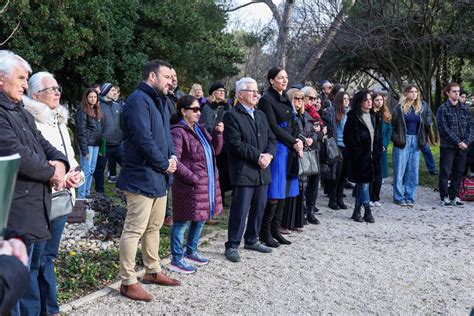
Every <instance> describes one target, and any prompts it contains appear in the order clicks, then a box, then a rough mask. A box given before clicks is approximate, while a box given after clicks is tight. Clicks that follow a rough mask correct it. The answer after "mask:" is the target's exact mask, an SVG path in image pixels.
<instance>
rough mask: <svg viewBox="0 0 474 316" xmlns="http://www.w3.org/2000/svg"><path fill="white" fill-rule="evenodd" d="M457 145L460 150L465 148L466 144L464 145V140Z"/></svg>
mask: <svg viewBox="0 0 474 316" xmlns="http://www.w3.org/2000/svg"><path fill="white" fill-rule="evenodd" d="M458 147H459V149H461V150H465V149H467V145H466V143H465V142H460V143H459V144H458Z"/></svg>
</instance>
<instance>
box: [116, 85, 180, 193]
mask: <svg viewBox="0 0 474 316" xmlns="http://www.w3.org/2000/svg"><path fill="white" fill-rule="evenodd" d="M166 102H167V100H166V97H164V96H162V95H161V94H159V93H158V92H157V91H156V90H155V89H154V88H152V87H150V86H149V85H147V84H146V83H144V82H142V83H140V84H139V86H138V89H137V90H135V92H134V93H133V94H132V95H130V97H129V98H128V100H127V103H126V104H125V106H124V110H123V121H124V130H123V132H124V157H123V161H122V169H121V172H120V176H119V179H118V182H117V187H119V188H120V189H122V190H125V191H128V192H132V193H137V194H141V195H145V196H147V197H150V198H155V197H163V196H166V191H167V189H168V188H169V187H170V185H171V181H172V178H171V176H170V175H168V174H167V173H166V170H168V166H169V162H168V159H170V157H171V156H172V155H174V148H173V139H172V137H171V129H170V112H169V108H168V106H167V105H166V104H167V103H166Z"/></svg>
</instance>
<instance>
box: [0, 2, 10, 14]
mask: <svg viewBox="0 0 474 316" xmlns="http://www.w3.org/2000/svg"><path fill="white" fill-rule="evenodd" d="M9 3H10V0H7V3H5V5H4V6H3V8H2V10H0V14H3V13H4V12H5V11H6V10H7V7H8V4H9Z"/></svg>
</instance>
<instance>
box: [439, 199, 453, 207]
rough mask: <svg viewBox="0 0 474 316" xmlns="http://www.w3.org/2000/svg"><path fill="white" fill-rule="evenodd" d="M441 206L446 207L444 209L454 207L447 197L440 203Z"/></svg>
mask: <svg viewBox="0 0 474 316" xmlns="http://www.w3.org/2000/svg"><path fill="white" fill-rule="evenodd" d="M439 205H441V206H444V207H451V206H453V205H452V204H451V201H450V200H449V199H448V198H447V197H445V198H444V199H442V200H441V201H440V202H439Z"/></svg>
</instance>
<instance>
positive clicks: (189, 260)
mask: <svg viewBox="0 0 474 316" xmlns="http://www.w3.org/2000/svg"><path fill="white" fill-rule="evenodd" d="M200 116H201V109H200V106H199V102H198V100H197V98H195V97H193V96H190V95H185V96H182V97H181V98H179V99H178V102H177V113H176V114H175V115H174V116H173V118H172V119H171V124H173V125H172V126H171V135H172V136H173V142H174V146H175V151H176V156H177V158H178V165H177V169H176V173H175V178H174V181H173V186H172V192H173V194H172V199H173V227H172V229H171V255H172V259H171V265H170V269H171V270H172V271H176V272H181V273H193V272H195V271H196V267H195V266H194V265H197V266H202V265H206V264H208V262H209V260H208V259H207V258H205V257H203V256H201V255H200V254H199V253H198V251H197V246H198V242H199V237H200V235H201V231H202V228H203V226H204V223H205V221H207V220H209V219H210V218H212V216H213V215H217V214H221V213H222V212H223V206H222V199H221V192H220V187H219V180H218V174H219V173H218V171H217V166H216V159H215V156H216V155H218V154H219V153H220V152H221V150H222V146H223V143H224V140H223V134H222V133H223V131H224V123H222V122H221V123H219V124H217V126H216V127H215V128H214V132H213V133H212V137H211V135H210V134H209V133H208V132H207V130H206V128H205V127H204V126H203V125H200V124H199V123H198V122H199V118H200ZM188 222H191V224H190V226H189V230H188V239H187V243H186V251H184V249H183V239H184V232H185V231H186V228H187V227H188Z"/></svg>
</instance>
